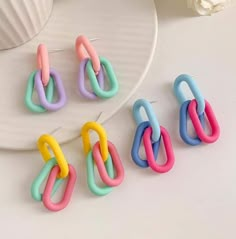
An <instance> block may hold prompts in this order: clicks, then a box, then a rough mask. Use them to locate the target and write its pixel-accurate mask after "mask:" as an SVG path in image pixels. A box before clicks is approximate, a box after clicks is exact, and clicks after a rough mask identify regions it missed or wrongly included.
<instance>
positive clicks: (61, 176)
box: [31, 135, 77, 211]
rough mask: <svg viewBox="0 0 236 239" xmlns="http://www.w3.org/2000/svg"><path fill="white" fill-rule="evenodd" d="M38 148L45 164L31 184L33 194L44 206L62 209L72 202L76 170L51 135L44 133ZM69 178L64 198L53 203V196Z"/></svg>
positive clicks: (57, 209)
mask: <svg viewBox="0 0 236 239" xmlns="http://www.w3.org/2000/svg"><path fill="white" fill-rule="evenodd" d="M48 147H50V149H51V151H52V152H53V153H54V156H52V155H51V153H50V151H49V149H48ZM38 149H39V151H40V153H41V155H42V156H43V159H44V161H45V165H44V167H43V168H42V170H41V171H40V173H39V174H38V176H37V177H36V178H35V180H34V182H33V184H32V186H31V195H32V197H33V199H35V200H36V201H43V204H44V206H45V207H46V208H47V209H48V210H50V211H59V210H62V209H64V208H65V207H66V206H67V205H68V204H69V202H70V199H71V196H72V193H73V190H74V186H75V182H76V178H77V176H76V171H75V169H74V167H73V166H72V165H70V164H68V162H67V161H66V159H65V156H64V154H63V152H62V150H61V148H60V146H59V144H58V143H57V141H56V140H55V139H54V138H53V137H52V136H51V135H42V136H41V137H40V138H39V140H38ZM67 178H68V181H67V184H66V189H65V192H64V196H63V198H62V200H61V201H60V202H58V203H53V202H52V200H51V197H52V196H53V195H54V194H55V193H56V191H57V190H58V189H59V187H60V185H61V184H62V183H63V181H65V179H67ZM46 179H47V183H46V186H45V188H44V192H43V193H42V194H41V193H40V187H41V185H42V183H43V182H44V181H45V180H46Z"/></svg>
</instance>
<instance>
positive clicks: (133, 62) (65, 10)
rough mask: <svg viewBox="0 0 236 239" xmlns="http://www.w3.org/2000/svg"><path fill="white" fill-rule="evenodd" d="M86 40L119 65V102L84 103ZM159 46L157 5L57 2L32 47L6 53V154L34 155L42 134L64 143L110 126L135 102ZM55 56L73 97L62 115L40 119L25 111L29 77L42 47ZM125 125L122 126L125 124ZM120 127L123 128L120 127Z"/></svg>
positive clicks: (0, 121)
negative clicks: (79, 84) (84, 129)
mask: <svg viewBox="0 0 236 239" xmlns="http://www.w3.org/2000/svg"><path fill="white" fill-rule="evenodd" d="M80 34H84V35H86V36H87V37H89V38H99V40H98V41H96V42H94V43H93V44H94V46H95V47H96V49H97V51H98V53H99V55H102V56H105V57H107V58H108V59H109V60H110V61H111V62H112V64H113V67H114V69H115V71H116V73H117V77H118V80H119V84H120V91H119V93H118V95H117V96H115V97H114V98H112V99H109V100H99V101H95V102H91V101H88V100H86V99H83V98H82V97H81V96H80V95H79V93H78V92H77V89H76V81H77V73H78V64H79V63H78V60H77V58H76V55H75V52H74V41H75V38H76V37H77V36H78V35H80ZM156 40H157V15H156V9H155V4H154V2H153V0H120V1H114V0H112V1H111V0H100V1H97V0H93V1H92V0H91V1H87V0H80V1H78V0H67V1H62V0H61V1H55V6H54V10H53V13H52V16H51V18H50V21H49V22H48V24H47V26H46V27H45V28H44V30H43V31H42V32H41V33H40V34H39V35H38V36H37V37H36V38H34V39H33V40H32V41H30V42H29V43H27V44H25V45H23V46H21V47H19V48H16V49H12V50H8V51H1V52H0V62H1V68H0V76H1V82H2V84H1V94H0V111H1V114H0V115H1V117H0V132H1V133H0V148H4V149H20V150H21V149H22V150H28V149H34V148H36V141H37V139H38V137H39V136H40V135H41V134H44V133H53V135H54V136H55V137H56V138H57V140H58V141H59V142H60V143H64V142H67V141H69V140H71V139H73V138H75V137H77V136H79V134H80V128H81V126H82V125H83V124H84V123H85V122H86V121H94V120H96V119H97V117H98V116H99V114H100V113H101V112H102V115H101V117H100V118H99V122H100V123H104V122H105V121H106V120H107V119H108V118H110V117H111V116H112V115H113V114H114V113H116V112H117V111H118V110H119V109H120V108H121V107H122V105H124V103H125V102H126V101H127V100H128V99H129V97H131V95H132V94H133V93H134V92H135V90H136V89H137V87H138V86H139V85H140V83H141V82H142V81H143V80H144V77H145V75H146V72H147V70H148V68H149V65H150V63H151V60H152V56H153V53H154V49H155V45H156ZM39 43H44V44H46V45H47V47H48V49H49V50H53V49H58V48H59V49H65V50H64V51H61V52H54V53H51V54H50V62H51V66H52V67H53V68H55V69H57V71H58V72H59V73H60V75H61V77H62V80H63V82H64V86H65V90H66V94H67V97H68V103H67V105H66V106H65V107H64V108H63V109H61V110H60V111H58V112H53V113H43V114H34V113H32V112H30V111H28V110H27V108H26V107H25V105H24V95H25V89H26V84H27V78H28V76H29V74H30V73H31V72H32V71H33V70H35V68H36V58H35V52H36V49H37V45H38V44H39ZM122 123H124V122H121V124H122ZM114 127H119V126H117V125H115V126H114Z"/></svg>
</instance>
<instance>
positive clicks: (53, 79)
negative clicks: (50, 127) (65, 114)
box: [25, 44, 66, 113]
mask: <svg viewBox="0 0 236 239" xmlns="http://www.w3.org/2000/svg"><path fill="white" fill-rule="evenodd" d="M37 65H38V70H36V71H34V72H32V73H31V75H30V76H29V79H28V84H27V89H26V94H25V104H26V106H27V108H28V109H29V110H30V111H32V112H36V113H43V112H46V111H57V110H59V109H60V108H62V107H63V106H64V105H65V104H66V94H65V90H64V86H63V83H62V80H61V77H60V75H59V74H58V73H57V71H56V70H55V69H53V68H50V66H49V57H48V50H47V48H46V46H45V45H44V44H40V45H39V46H38V50H37ZM55 89H56V90H57V94H56V95H57V101H56V102H54V95H55V94H54V91H55ZM34 90H36V92H37V94H38V98H39V102H40V104H39V105H38V104H35V103H34V102H33V99H32V97H33V92H34Z"/></svg>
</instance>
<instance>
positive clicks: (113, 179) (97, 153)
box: [81, 122, 124, 196]
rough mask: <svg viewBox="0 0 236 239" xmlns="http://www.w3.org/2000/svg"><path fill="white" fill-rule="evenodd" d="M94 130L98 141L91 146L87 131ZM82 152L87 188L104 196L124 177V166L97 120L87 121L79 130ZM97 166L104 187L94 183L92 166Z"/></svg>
mask: <svg viewBox="0 0 236 239" xmlns="http://www.w3.org/2000/svg"><path fill="white" fill-rule="evenodd" d="M90 130H94V131H95V132H96V133H97V134H98V136H99V141H98V142H97V143H95V145H94V146H93V147H92V146H91V142H90V138H89V131H90ZM81 136H82V140H83V147H84V153H85V156H86V164H87V182H88V187H89V189H90V190H91V191H92V192H93V193H94V194H96V195H98V196H104V195H106V194H108V193H110V192H111V191H112V188H113V187H116V186H118V185H120V184H121V183H122V181H123V179H124V168H123V165H122V162H121V160H120V157H119V154H118V152H117V150H116V147H115V145H114V144H112V143H111V142H110V141H108V140H107V134H106V131H105V130H104V128H103V127H102V126H101V125H100V124H98V123H97V122H87V123H86V124H85V125H84V126H83V127H82V130H81ZM95 165H96V166H97V169H98V172H99V175H100V177H101V179H102V181H103V182H104V184H105V186H104V187H99V186H98V185H97V184H96V183H95V175H94V166H95Z"/></svg>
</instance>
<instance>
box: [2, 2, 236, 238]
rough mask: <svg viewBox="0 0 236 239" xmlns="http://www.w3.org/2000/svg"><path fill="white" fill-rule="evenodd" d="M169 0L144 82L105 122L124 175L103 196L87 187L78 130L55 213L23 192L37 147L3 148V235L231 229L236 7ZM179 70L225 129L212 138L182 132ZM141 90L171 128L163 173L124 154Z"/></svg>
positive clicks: (187, 233) (228, 233)
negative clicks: (170, 163)
mask: <svg viewBox="0 0 236 239" xmlns="http://www.w3.org/2000/svg"><path fill="white" fill-rule="evenodd" d="M173 2H174V1H172V0H159V1H158V3H159V4H158V16H159V27H160V32H159V42H158V46H157V50H156V54H155V57H154V61H153V64H152V66H151V69H150V70H149V73H148V76H147V77H146V80H145V82H143V84H142V85H141V87H140V88H139V90H138V92H137V93H136V94H135V96H134V97H133V98H132V100H130V101H129V103H128V104H127V106H126V107H124V108H123V109H122V110H121V111H120V112H119V113H118V114H117V115H116V116H115V117H113V118H112V119H111V120H109V121H108V122H107V123H106V124H105V125H104V126H105V128H106V130H107V132H108V135H109V139H110V140H111V141H112V142H113V143H115V144H116V146H117V148H118V150H119V152H120V155H121V157H122V159H123V163H124V167H125V172H126V177H125V181H124V183H123V184H122V185H121V186H119V187H118V188H115V189H114V190H113V192H112V193H111V194H109V195H107V196H105V197H95V196H93V195H92V194H91V193H90V192H89V190H88V188H87V185H86V173H85V160H84V156H83V154H82V148H81V140H79V139H77V140H75V141H73V142H71V143H70V144H67V145H63V147H62V148H63V150H64V153H65V155H66V156H67V158H68V160H69V161H70V162H71V163H72V164H73V165H74V166H75V167H76V169H77V172H78V181H77V184H76V189H75V192H74V194H73V198H72V201H71V203H70V205H69V206H68V207H67V208H66V209H65V210H63V211H61V212H59V213H51V212H48V211H46V210H45V209H44V208H43V206H42V205H41V204H40V203H37V202H34V201H33V200H32V199H31V198H30V194H29V190H30V185H31V182H32V180H33V178H34V177H35V176H36V174H37V173H38V171H39V169H40V168H41V167H42V165H43V162H42V160H41V157H40V155H39V154H38V153H37V152H28V153H22V152H21V153H19V152H14V153H13V152H3V151H1V152H0V158H1V174H0V188H1V197H0V205H1V206H0V219H1V238H24V239H28V238H34V239H38V238H57V239H62V238H63V239H64V238H101V239H102V238H113V239H118V238H119V239H120V238H136V239H144V238H148V239H154V238H161V239H172V238H173V239H189V238H191V239H199V238H201V239H225V238H227V239H234V238H235V237H236V233H235V222H236V203H235V202H236V187H235V182H236V173H235V172H236V160H235V132H236V124H235V122H236V113H235V104H236V97H235V89H236V84H235V82H236V81H235V75H236V67H235V55H236V43H235V42H236V28H235V22H236V9H235V8H234V9H233V8H232V9H229V10H227V11H224V12H222V13H220V14H218V15H215V16H213V17H193V16H192V12H191V11H190V12H188V10H184V7H185V6H184V4H185V1H175V2H176V4H174V3H173ZM178 4H179V5H178ZM180 73H189V74H191V75H193V76H195V77H196V79H197V82H198V85H199V87H200V88H201V90H202V92H203V94H204V95H205V97H206V98H207V99H208V100H209V101H210V103H211V105H212V106H213V108H214V110H215V113H216V115H217V118H218V120H219V123H220V125H221V130H222V134H221V138H220V140H219V141H218V142H217V143H215V144H213V145H208V146H200V147H190V146H186V145H184V144H183V142H182V141H181V140H180V139H179V136H178V108H179V106H178V104H177V101H176V99H175V98H174V96H173V94H172V83H173V81H174V78H175V77H176V76H177V75H178V74H180ZM140 97H144V98H147V99H149V100H157V103H156V104H154V105H153V106H154V109H155V111H156V113H157V115H158V118H159V121H160V123H161V124H162V125H163V126H165V127H166V128H167V129H168V130H169V132H170V134H171V136H172V140H173V145H174V150H175V155H176V164H175V167H174V168H173V170H172V171H171V172H169V173H168V174H165V175H157V174H155V173H153V172H152V171H151V170H148V169H145V170H143V169H140V168H138V167H136V165H134V163H133V162H132V160H131V158H130V148H131V144H132V140H133V135H134V131H135V125H134V122H133V119H132V116H131V112H130V107H131V105H132V104H133V102H134V101H135V100H136V99H137V98H140ZM22 137H23V136H22Z"/></svg>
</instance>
